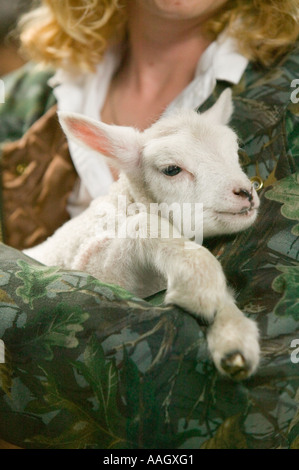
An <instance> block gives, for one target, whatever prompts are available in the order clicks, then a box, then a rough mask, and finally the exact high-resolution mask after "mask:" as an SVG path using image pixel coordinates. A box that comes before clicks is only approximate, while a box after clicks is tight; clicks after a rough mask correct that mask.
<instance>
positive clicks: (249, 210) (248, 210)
mask: <svg viewBox="0 0 299 470" xmlns="http://www.w3.org/2000/svg"><path fill="white" fill-rule="evenodd" d="M255 212H256V209H255V207H243V209H241V210H240V211H239V212H232V211H217V214H221V215H233V216H236V215H241V216H243V217H250V216H252V215H253V214H255Z"/></svg>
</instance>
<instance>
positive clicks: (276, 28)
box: [20, 0, 299, 70]
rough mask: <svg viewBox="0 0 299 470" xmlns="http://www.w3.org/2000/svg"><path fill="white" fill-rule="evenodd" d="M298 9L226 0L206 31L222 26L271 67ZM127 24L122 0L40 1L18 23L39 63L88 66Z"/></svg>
mask: <svg viewBox="0 0 299 470" xmlns="http://www.w3.org/2000/svg"><path fill="white" fill-rule="evenodd" d="M298 12H299V0H228V1H227V2H225V3H224V5H223V6H222V7H221V8H220V9H219V10H217V11H216V12H215V14H214V15H213V17H212V18H211V19H210V20H209V21H207V23H206V24H205V33H206V34H207V35H208V36H209V37H210V38H211V39H214V38H216V37H217V35H218V34H219V33H221V32H222V31H223V30H224V29H226V30H227V31H228V33H229V34H230V36H232V37H234V38H236V40H237V43H238V46H239V50H240V52H241V53H243V54H244V55H245V56H246V57H247V58H248V59H250V60H252V61H254V62H259V63H261V64H262V65H269V64H271V62H273V61H274V60H275V59H277V58H278V57H279V56H280V55H281V54H283V53H284V52H285V51H286V50H287V49H288V48H290V47H291V46H292V45H293V43H294V42H295V41H296V39H297V37H298V35H299V21H298V18H299V14H298ZM126 23H127V18H126V0H63V1H62V0H42V5H41V6H39V7H38V8H36V9H34V10H32V11H31V12H29V13H27V14H26V15H25V16H24V17H23V18H22V20H21V22H20V30H21V33H20V37H21V44H22V47H23V49H24V51H27V53H28V55H29V57H30V58H32V59H33V60H35V61H37V62H42V63H45V64H50V65H52V66H54V67H71V66H72V67H73V66H75V67H77V68H79V69H81V70H84V69H85V70H86V69H89V70H92V69H93V68H94V66H95V65H96V64H97V63H98V62H99V61H100V60H101V58H102V56H103V54H104V52H105V51H106V49H107V47H108V46H110V45H112V44H113V43H116V42H117V41H120V40H122V39H123V38H124V37H125V34H126Z"/></svg>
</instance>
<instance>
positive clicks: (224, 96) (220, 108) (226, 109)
mask: <svg viewBox="0 0 299 470" xmlns="http://www.w3.org/2000/svg"><path fill="white" fill-rule="evenodd" d="M233 110H234V107H233V102H232V91H231V89H230V88H226V89H225V90H224V91H223V92H222V93H221V95H220V96H219V98H218V100H217V101H216V103H215V104H214V105H213V106H212V107H211V108H210V109H208V110H207V111H205V112H204V113H203V114H202V115H203V116H205V117H207V118H209V119H210V120H211V121H213V122H214V123H215V124H224V125H226V124H228V123H229V121H230V118H231V116H232V114H233Z"/></svg>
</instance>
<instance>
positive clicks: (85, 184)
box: [49, 34, 248, 217]
mask: <svg viewBox="0 0 299 470" xmlns="http://www.w3.org/2000/svg"><path fill="white" fill-rule="evenodd" d="M120 60H121V49H120V48H113V49H110V50H109V51H107V53H106V54H105V56H104V59H103V60H102V61H101V63H100V64H99V65H98V66H97V69H96V72H95V73H84V74H81V75H74V74H71V73H68V72H65V71H63V70H59V71H58V72H57V73H56V74H55V76H54V77H53V78H51V80H50V81H49V84H50V86H52V87H53V88H54V95H55V97H56V99H57V105H58V110H59V111H67V112H76V113H81V114H84V115H85V116H88V117H91V118H94V119H97V120H100V119H101V110H102V108H103V105H104V102H105V99H106V95H107V92H108V88H109V85H110V81H111V79H112V77H113V75H114V72H115V71H116V69H117V68H118V66H119V64H120ZM247 64H248V60H247V59H246V58H245V57H244V56H243V55H242V54H240V53H239V52H238V51H237V49H236V46H235V42H234V40H233V39H232V38H229V37H227V36H224V35H223V34H222V35H220V36H219V38H218V39H217V40H216V41H214V42H213V43H211V44H210V45H209V46H208V47H207V49H206V50H205V51H204V53H203V54H202V56H201V58H200V60H199V62H198V65H197V67H196V71H195V75H194V79H193V80H192V82H191V83H190V84H189V85H188V86H187V87H186V88H185V89H184V90H183V91H182V92H181V93H180V94H179V95H178V96H177V97H176V98H175V100H174V101H173V102H172V103H171V104H170V105H169V106H168V108H167V109H166V111H165V113H168V112H171V111H172V110H173V109H174V108H176V107H179V108H189V109H190V108H196V107H198V106H200V105H201V104H202V103H203V102H204V101H205V100H206V99H207V98H208V97H209V96H210V94H211V93H212V92H213V89H214V87H215V85H216V80H225V81H227V82H230V83H232V84H237V83H239V81H240V79H241V77H242V75H243V73H244V71H245V68H246V67H247ZM69 148H70V153H71V157H72V160H73V163H74V166H75V168H76V170H77V172H78V175H79V179H78V181H77V184H76V185H75V188H74V190H73V192H72V194H71V196H70V198H69V201H68V211H69V213H70V216H71V217H74V216H76V215H78V214H79V213H80V212H82V211H83V210H84V209H85V208H86V207H87V206H88V205H89V203H90V201H91V200H92V199H94V198H96V197H98V196H102V195H105V194H107V192H108V190H109V187H110V185H111V183H112V182H113V178H112V175H111V173H110V170H109V167H108V165H107V163H106V161H105V159H104V157H101V156H100V155H99V154H98V153H96V152H94V151H91V150H90V151H89V150H88V149H85V148H83V147H80V146H79V145H78V144H76V143H74V142H72V141H69Z"/></svg>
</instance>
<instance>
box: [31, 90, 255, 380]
mask: <svg viewBox="0 0 299 470" xmlns="http://www.w3.org/2000/svg"><path fill="white" fill-rule="evenodd" d="M231 114H232V101H231V92H230V90H225V91H224V92H223V93H222V95H221V96H220V98H219V99H218V101H217V102H216V103H215V105H214V106H213V107H212V108H210V109H209V110H208V111H206V112H205V113H203V114H202V115H199V114H198V113H196V112H195V111H191V110H190V111H178V112H177V113H175V114H174V115H172V116H170V117H162V118H161V119H160V120H159V121H157V122H156V123H155V124H154V125H153V126H152V127H150V128H149V129H147V130H146V131H144V132H139V131H137V130H136V129H133V128H127V127H119V126H109V125H107V124H103V123H99V122H96V121H93V120H90V119H87V118H85V117H82V116H80V115H75V114H60V116H59V117H60V122H61V124H62V127H63V129H64V130H65V132H66V134H67V136H68V137H69V138H70V139H75V140H76V141H77V142H79V143H80V144H81V145H85V146H87V147H89V148H92V149H93V150H96V151H98V152H99V153H101V154H104V155H105V156H106V157H107V158H108V159H109V161H110V164H112V165H115V166H116V167H118V168H119V169H120V171H121V176H120V178H119V180H118V182H116V183H115V184H114V185H112V187H111V191H110V193H109V195H108V196H106V197H105V198H99V199H96V200H94V201H93V202H92V203H91V205H90V207H89V208H88V209H87V210H86V211H85V212H84V213H83V214H81V215H80V216H78V217H76V218H74V219H72V220H71V221H69V222H67V223H66V224H65V225H64V226H63V227H61V228H60V229H58V230H57V231H56V232H55V234H54V235H53V236H52V237H50V238H49V239H48V240H46V241H45V242H44V243H42V244H41V245H38V246H37V247H34V248H32V249H29V250H26V251H25V253H26V254H28V255H29V256H31V257H33V258H35V259H37V260H39V261H41V262H42V263H45V264H47V265H60V266H62V267H64V268H70V269H80V270H84V271H87V272H89V273H90V274H92V275H94V276H96V277H98V278H99V279H101V280H102V281H104V282H110V283H115V284H119V285H122V286H123V287H124V288H126V289H128V290H129V291H131V292H133V293H135V294H136V295H139V296H141V297H145V296H147V295H150V294H153V293H154V292H157V291H158V290H160V289H164V288H166V289H167V293H166V302H167V303H172V304H176V305H179V306H180V307H182V308H184V309H186V310H187V311H189V312H191V313H193V314H195V315H198V316H200V317H204V318H205V319H206V320H207V321H208V322H209V323H211V326H210V328H209V332H208V345H209V349H210V352H211V354H212V357H213V359H214V362H215V365H216V366H217V368H218V369H219V370H220V371H221V372H222V373H224V374H227V375H230V376H232V377H235V378H244V377H248V376H249V375H251V374H252V373H253V372H254V371H255V369H256V368H257V365H258V362H259V344H258V330H257V327H256V325H255V323H254V322H253V321H252V320H249V319H248V318H246V317H245V316H244V315H243V314H242V312H240V310H239V309H238V308H237V307H236V305H235V302H234V299H233V296H232V294H231V293H230V291H229V289H228V288H227V286H226V280H225V276H224V274H223V271H222V268H221V265H220V263H219V262H218V261H217V260H216V258H215V257H214V256H213V255H212V254H211V253H210V252H209V251H208V250H207V249H206V248H204V247H202V246H200V245H197V244H196V243H194V242H193V241H190V240H188V237H190V234H189V232H188V230H186V229H185V226H184V224H182V223H181V221H180V222H177V219H175V218H174V217H173V218H171V217H170V216H169V210H167V208H169V206H170V205H172V204H174V203H176V205H177V207H179V208H181V209H182V215H183V216H184V213H183V208H184V207H185V206H184V204H186V203H189V204H190V207H191V208H192V209H191V214H192V216H193V218H194V217H195V215H196V214H195V213H194V211H196V210H197V207H198V203H199V202H200V203H202V205H203V234H204V236H205V237H207V236H212V235H213V236H214V235H219V234H224V233H234V232H238V231H240V230H244V229H246V228H247V227H249V226H250V225H251V224H252V223H253V222H254V220H255V218H256V213H257V208H258V206H259V200H258V197H257V194H256V192H255V190H254V189H253V188H252V186H251V184H250V181H249V180H248V178H247V176H246V175H245V174H244V173H243V171H242V170H241V167H240V165H239V162H238V143H237V137H236V135H235V133H234V132H233V131H232V130H231V129H230V128H229V127H227V123H228V122H229V119H230V117H231ZM120 196H122V200H125V201H126V203H125V211H127V214H130V215H128V216H127V217H125V218H124V217H123V212H122V213H121V211H120V208H119V203H118V202H119V197H120ZM133 203H135V204H136V203H140V205H141V210H139V212H138V213H137V214H135V213H133V212H132V210H131V207H132V204H133ZM152 203H157V204H159V205H160V206H159V207H160V209H161V211H160V213H152V212H151V211H150V207H151V204H152ZM112 209H113V210H112ZM122 209H124V208H122ZM192 211H193V212H192ZM103 217H105V224H101V223H100V222H102V221H103ZM124 219H125V220H124ZM124 224H126V230H127V229H128V227H129V228H130V230H131V232H132V229H133V233H134V230H135V233H136V227H141V226H142V227H146V229H145V232H146V233H145V236H139V237H138V236H137V237H136V236H135V237H132V236H123V235H122V236H119V234H120V233H122V234H124V233H127V232H125V231H124V230H123V228H124ZM113 226H116V227H117V229H118V231H117V232H116V233H117V234H118V236H115V232H113V234H112V232H111V227H113ZM149 226H150V227H152V226H154V227H156V231H155V236H152V232H150V231H149V230H148V227H149ZM108 227H109V228H108ZM201 229H202V227H201V226H200V227H198V230H201ZM137 232H138V230H137ZM149 233H151V236H146V235H147V234H149ZM165 234H168V235H165ZM169 234H170V236H169ZM139 235H140V232H139ZM195 239H196V237H195ZM191 248H192V249H191Z"/></svg>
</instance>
